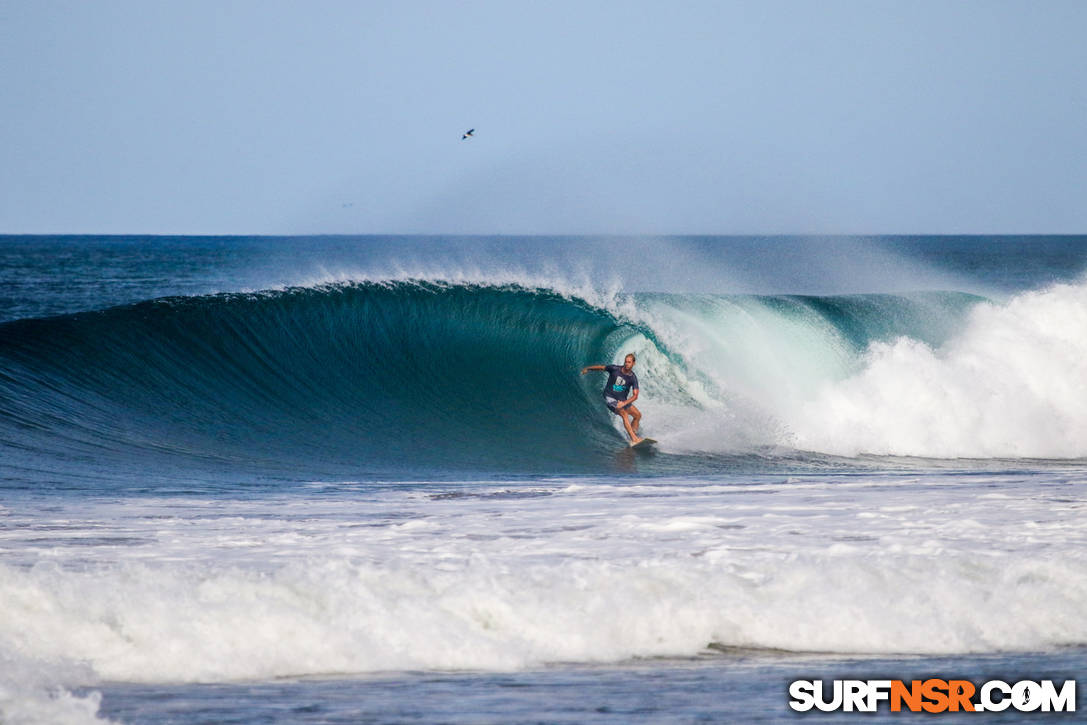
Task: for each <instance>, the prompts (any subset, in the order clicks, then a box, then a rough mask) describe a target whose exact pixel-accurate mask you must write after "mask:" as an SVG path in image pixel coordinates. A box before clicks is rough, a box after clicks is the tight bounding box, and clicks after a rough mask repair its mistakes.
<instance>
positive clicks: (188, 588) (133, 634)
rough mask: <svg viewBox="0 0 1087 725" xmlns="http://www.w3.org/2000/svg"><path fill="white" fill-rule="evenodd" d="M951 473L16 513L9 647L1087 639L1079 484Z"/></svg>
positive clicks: (626, 648)
mask: <svg viewBox="0 0 1087 725" xmlns="http://www.w3.org/2000/svg"><path fill="white" fill-rule="evenodd" d="M935 478H938V479H939V481H938V483H936V484H935V485H926V484H923V483H920V482H918V481H917V480H915V479H913V478H910V477H887V476H884V477H881V478H880V479H879V480H876V481H872V482H867V483H857V482H855V481H854V480H853V479H851V478H850V477H841V478H833V477H822V478H812V477H798V478H797V479H796V480H795V481H794V482H791V483H789V482H781V481H780V479H775V480H772V481H771V480H767V481H765V482H764V483H762V484H757V485H752V484H750V483H748V484H746V485H732V486H729V485H705V484H697V485H689V484H684V483H682V482H678V481H665V482H661V483H659V484H654V485H638V486H621V485H620V486H614V485H607V484H606V483H603V482H599V483H596V484H594V485H579V486H572V487H566V486H565V485H564V484H561V483H554V484H548V485H543V486H540V487H537V488H531V489H524V488H513V489H511V490H510V491H503V490H502V489H501V488H498V489H496V488H495V487H490V486H480V485H475V486H472V487H464V486H451V487H449V489H446V490H442V491H441V493H448V494H450V495H449V496H448V497H433V493H438V492H439V491H434V490H433V488H434V486H437V487H438V488H439V489H440V488H441V487H440V485H437V484H435V485H433V486H432V488H431V492H428V493H423V492H420V491H418V490H416V491H414V492H399V491H396V492H387V493H383V494H376V495H375V494H371V495H360V496H359V497H358V498H355V497H354V496H352V497H346V498H344V497H332V498H331V499H328V498H325V497H322V496H315V497H311V498H309V499H304V500H301V499H300V500H292V499H283V500H274V501H267V502H254V503H245V502H217V503H216V502H207V503H201V502H183V501H162V500H158V501H144V502H140V501H132V502H128V503H114V504H99V505H96V506H87V505H86V504H81V505H80V506H76V505H75V504H70V508H71V510H67V511H62V512H50V511H39V512H23V513H14V514H11V516H12V517H14V518H13V519H11V520H10V521H9V523H14V524H16V525H15V526H9V528H8V529H7V531H8V533H7V534H6V536H5V539H4V546H5V548H6V549H7V551H8V556H7V557H6V558H7V561H8V563H7V564H5V565H3V566H0V607H2V609H3V611H4V613H5V616H4V617H3V618H2V619H0V650H3V651H5V652H14V653H20V656H23V657H28V658H30V659H32V660H33V661H35V662H37V663H39V664H38V666H39V667H41V668H45V669H49V668H52V667H57V668H58V669H57V672H58V673H60V674H58V675H57V679H58V681H59V682H61V683H68V682H69V680H70V677H69V676H68V675H67V674H64V673H65V672H66V671H67V670H66V669H65V668H71V667H73V666H83V667H85V668H87V671H89V672H91V673H93V676H94V677H97V678H102V679H107V680H120V681H186V682H192V681H221V680H233V679H248V678H266V677H274V676H286V675H303V674H323V673H354V672H371V671H379V670H400V669H496V670H503V669H514V668H520V667H525V666H530V665H535V664H539V663H544V662H556V661H578V662H592V661H615V660H620V659H624V658H628V657H632V656H651V655H680V656H684V655H694V654H697V653H698V652H699V651H701V650H702V649H703V648H704V647H705V646H706V645H708V644H710V643H713V642H716V643H719V644H724V645H736V646H745V647H766V648H781V649H788V650H799V651H823V652H840V653H857V652H874V653H898V652H918V653H945V652H946V653H952V652H983V651H994V650H1007V649H1023V650H1027V649H1047V648H1052V647H1055V646H1059V645H1063V644H1080V645H1082V644H1087V620H1085V619H1084V618H1083V617H1082V611H1083V609H1084V607H1085V606H1087V557H1085V556H1084V554H1083V552H1084V551H1085V550H1087V546H1085V544H1087V523H1085V521H1084V517H1083V516H1082V512H1083V510H1084V508H1085V505H1087V501H1085V500H1084V499H1083V497H1082V493H1081V492H1080V491H1078V490H1077V487H1078V486H1079V484H1078V483H1075V482H1073V483H1068V482H1066V481H1064V480H1062V479H1061V478H1060V477H1058V476H1054V477H1053V480H1052V481H1051V487H1052V490H1051V491H1045V490H1042V489H1039V488H1037V487H1028V486H1025V485H1022V484H1020V483H1019V481H1018V479H1017V478H1016V477H1007V478H1006V479H986V480H985V481H983V482H980V483H981V484H982V485H978V483H979V482H978V481H977V480H976V478H977V477H955V476H935ZM582 483H584V482H582ZM907 493H908V494H909V495H908V496H905V494H907ZM993 495H999V496H1001V498H1000V499H999V500H997V499H994V498H992V496H993ZM57 519H63V521H64V522H65V526H66V528H65V529H64V530H63V534H57V535H55V536H53V537H52V538H49V537H43V535H42V533H41V531H42V530H54V529H51V528H49V527H50V526H52V525H53V523H51V522H53V521H55V520H57ZM19 521H28V522H36V525H37V526H38V529H37V530H30V529H27V530H26V531H25V533H23V534H19V533H12V532H19V531H20V530H21V529H20V526H18V522H19ZM58 663H59V664H58ZM92 679H93V678H92ZM7 686H10V682H9V683H7ZM93 704H94V703H93V702H91V701H87V702H85V703H84V705H83V706H85V707H87V708H90V707H91V706H92V705H93ZM88 711H90V710H89V709H88Z"/></svg>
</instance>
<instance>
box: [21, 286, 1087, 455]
mask: <svg viewBox="0 0 1087 725" xmlns="http://www.w3.org/2000/svg"><path fill="white" fill-rule="evenodd" d="M1085 290H1087V285H1080V286H1075V285H1062V286H1058V287H1054V288H1052V289H1050V290H1045V291H1041V292H1036V293H1030V294H1028V295H1024V296H1022V297H1020V298H1015V299H1013V300H1012V301H1011V302H1009V303H1007V304H1004V305H998V304H993V303H990V302H986V301H984V300H982V299H981V298H978V297H974V296H971V295H966V294H960V293H924V294H918V295H911V296H889V295H854V296H843V297H799V296H770V297H765V296H764V297H758V296H711V295H667V294H634V295H611V296H608V297H597V298H593V297H592V295H577V294H568V293H563V292H559V291H556V290H555V289H549V288H545V287H531V286H524V285H517V284H508V285H497V284H476V283H470V282H457V283H447V282H434V281H417V280H416V281H412V280H407V281H377V282H346V283H339V284H331V285H316V286H312V287H301V288H288V289H284V290H277V291H267V292H260V293H251V294H250V293H245V294H242V293H231V294H220V295H211V296H198V297H178V298H164V299H159V300H152V301H148V302H143V303H139V304H133V305H127V306H121V307H115V308H110V309H107V310H101V311H94V312H83V313H77V314H70V315H64V316H59V317H52V318H44V319H30V320H18V321H14V322H9V323H5V324H3V325H0V446H3V448H4V449H5V450H6V451H7V454H6V455H8V456H9V457H10V458H18V459H19V460H20V461H22V462H23V463H25V464H26V465H31V464H30V463H29V461H31V460H38V459H39V458H40V457H41V456H43V455H44V456H46V457H47V458H48V457H52V458H54V459H57V460H62V459H75V460H82V461H84V462H85V461H86V460H87V459H88V458H90V459H97V458H101V457H103V456H108V457H114V458H129V459H133V460H134V461H137V462H139V461H143V460H145V459H146V457H148V456H167V457H171V458H173V459H175V460H181V459H188V460H202V461H209V462H217V463H225V464H244V465H248V464H251V463H254V462H263V463H273V464H277V465H286V466H292V465H295V464H298V465H304V466H306V467H307V468H308V469H311V470H312V469H313V466H314V465H324V466H328V467H347V468H348V469H350V470H352V471H356V472H358V473H367V472H380V471H407V470H415V469H418V468H420V467H426V468H429V469H432V470H461V471H463V470H475V471H530V472H561V471H564V470H568V471H585V470H594V469H606V468H610V467H613V466H614V463H615V452H616V450H617V449H620V448H621V443H622V441H623V437H622V435H621V434H620V432H619V431H618V429H617V424H616V421H615V420H614V419H613V418H612V417H610V416H609V415H608V414H607V412H606V411H605V410H604V409H603V407H602V405H601V404H600V400H599V392H598V391H599V387H600V384H601V382H602V381H601V380H599V379H598V378H595V377H592V376H586V377H584V378H582V377H579V376H578V374H577V373H578V370H579V369H580V368H581V367H583V366H585V365H588V364H593V363H600V362H605V361H610V360H613V359H615V358H616V357H617V356H618V355H619V354H621V353H622V352H626V351H635V352H636V353H638V356H639V363H638V365H639V368H638V372H639V376H640V379H641V380H642V381H643V387H644V390H643V397H642V401H643V403H644V405H643V407H644V408H645V409H646V410H647V414H646V425H647V430H648V431H649V432H650V434H651V435H653V436H654V437H656V438H658V439H659V440H661V442H662V447H663V449H664V450H665V451H666V452H669V453H672V454H676V456H674V457H673V460H678V457H680V456H686V457H687V458H690V457H691V456H696V457H697V456H703V457H704V456H705V455H706V454H710V455H728V454H733V453H736V452H737V451H750V450H752V449H755V448H758V447H760V446H763V447H765V446H785V447H792V448H795V449H802V450H808V451H816V452H823V453H829V454H834V455H846V456H855V455H857V454H862V453H874V454H888V455H916V456H942V457H956V456H1042V457H1044V456H1056V457H1078V456H1084V455H1087V435H1083V433H1084V432H1085V431H1087V413H1085V412H1084V411H1085V410H1087V400H1084V399H1083V398H1084V392H1083V390H1084V386H1083V384H1082V381H1083V380H1084V379H1087V371H1085V370H1084V367H1083V366H1084V363H1083V361H1084V360H1085V359H1087V354H1085V353H1087V350H1085V347H1087V322H1084V320H1085V319H1087V299H1085V295H1087V292H1085ZM1019 343H1023V344H1024V345H1025V346H1026V348H1027V349H1025V350H1024V349H1021V348H1020V347H1018V346H1017V345H1018V344H1019ZM1077 376H1078V377H1077ZM1077 406H1078V407H1077ZM1020 411H1025V412H1026V414H1027V417H1026V418H1025V419H1023V420H1022V421H1020V420H1019V418H1018V417H1017V416H1019V414H1020ZM1039 426H1041V432H1040V433H1039V434H1038V435H1035V434H1034V433H1033V432H1032V430H1037V429H1038V427H1039ZM665 458H668V456H665Z"/></svg>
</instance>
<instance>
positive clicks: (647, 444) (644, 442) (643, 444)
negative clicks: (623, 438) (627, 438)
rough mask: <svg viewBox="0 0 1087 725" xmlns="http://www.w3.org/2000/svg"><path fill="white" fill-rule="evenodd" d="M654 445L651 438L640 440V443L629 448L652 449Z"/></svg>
mask: <svg viewBox="0 0 1087 725" xmlns="http://www.w3.org/2000/svg"><path fill="white" fill-rule="evenodd" d="M654 443H656V441H655V440H653V439H652V438H642V439H641V440H640V441H638V442H637V443H635V444H634V445H632V446H631V448H652V447H653V444H654Z"/></svg>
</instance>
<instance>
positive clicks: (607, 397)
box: [581, 353, 642, 446]
mask: <svg viewBox="0 0 1087 725" xmlns="http://www.w3.org/2000/svg"><path fill="white" fill-rule="evenodd" d="M635 360H636V358H635V357H634V354H633V353H628V354H627V356H626V357H625V358H623V366H622V367H619V366H618V365H590V366H588V367H587V368H583V369H582V371H581V374H582V375H584V374H585V373H587V372H589V371H590V370H603V371H604V372H606V373H607V374H608V382H607V384H606V385H605V386H604V405H606V406H608V410H610V411H611V412H612V413H615V414H616V415H617V416H619V417H620V418H622V419H623V427H624V428H626V429H627V435H628V436H630V445H632V446H633V445H637V444H638V443H641V442H642V439H641V438H639V437H638V425H639V424H640V423H641V422H642V412H641V411H640V410H638V409H637V408H635V407H634V401H635V400H637V399H638V376H637V375H635V374H634V362H635ZM631 392H633V393H634V395H633V396H632V397H631V398H630V400H627V396H628V395H629V394H630V393H631Z"/></svg>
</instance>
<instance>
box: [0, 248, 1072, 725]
mask: <svg viewBox="0 0 1087 725" xmlns="http://www.w3.org/2000/svg"><path fill="white" fill-rule="evenodd" d="M591 241H592V240H561V239H559V240H550V241H548V242H547V243H546V244H543V243H541V242H540V241H539V240H536V242H535V243H534V244H532V245H528V244H526V243H525V241H524V240H517V239H510V240H494V239H492V240H486V241H484V242H468V241H464V240H452V239H446V240H441V239H439V240H412V239H398V238H371V239H353V240H342V239H333V240H272V239H260V238H257V239H250V240H215V239H205V240H201V239H191V238H178V239H158V240H139V239H134V240H128V239H109V238H106V239H97V240H73V239H71V238H56V239H41V238H8V239H5V240H3V244H2V250H3V253H2V254H0V261H2V262H3V264H0V270H14V272H12V271H7V272H5V274H10V275H12V285H11V288H12V289H15V290H16V292H15V293H13V294H11V295H9V296H8V297H6V298H4V299H0V313H2V314H0V319H3V320H4V321H3V322H0V473H2V478H0V482H2V483H0V485H2V489H0V490H2V492H3V497H2V498H0V609H2V611H3V612H4V616H3V617H2V618H0V714H2V718H3V720H4V721H5V722H8V721H10V722H28V723H29V722H103V721H113V722H159V721H162V720H163V719H165V718H167V717H172V718H174V720H173V721H175V722H186V723H187V722H201V721H206V720H207V719H209V718H210V719H212V720H224V719H231V720H234V721H238V722H269V721H272V722H280V721H282V722H299V721H307V722H339V721H355V720H357V719H360V718H364V717H368V718H371V719H377V720H415V721H434V720H449V721H457V720H458V718H462V717H463V718H464V719H465V720H466V721H472V722H478V721H487V722H490V721H494V722H500V721H510V720H518V719H525V718H529V719H533V718H534V719H541V716H540V713H541V712H544V711H547V712H550V713H551V715H550V716H549V717H543V718H542V719H545V720H548V719H550V720H559V721H563V720H565V721H578V722H591V721H598V722H629V721H632V720H640V721H660V720H662V719H669V718H671V719H675V720H676V721H687V720H690V719H695V718H699V717H701V718H704V719H717V720H723V719H735V718H736V717H740V716H743V715H745V714H746V715H749V714H750V713H751V712H752V711H754V710H757V711H759V712H760V713H762V717H763V719H765V720H766V721H777V720H780V719H788V716H789V713H788V709H787V707H786V704H785V699H784V697H783V695H782V693H784V692H785V691H786V685H787V682H788V681H789V680H791V679H795V678H796V677H800V676H802V675H803V676H808V675H811V674H812V673H816V674H819V675H823V674H824V673H828V674H829V673H834V672H839V673H840V672H846V673H853V674H858V675H864V676H868V675H872V676H874V675H875V674H886V673H888V672H890V673H892V674H894V675H895V676H899V675H901V674H903V673H908V672H913V673H918V674H919V676H930V675H931V676H939V675H940V674H941V673H944V674H946V673H947V672H948V671H949V670H953V671H954V672H952V674H957V675H961V674H966V675H970V676H971V677H974V676H975V675H980V674H982V673H993V672H995V673H997V674H1000V673H1009V672H1023V673H1025V674H1033V673H1039V676H1040V674H1045V675H1046V676H1050V675H1055V674H1057V673H1064V674H1067V675H1068V676H1069V677H1070V678H1074V677H1075V676H1076V674H1077V673H1078V671H1081V670H1082V662H1083V657H1084V653H1085V652H1087V618H1084V616H1083V611H1084V610H1085V607H1087V555H1085V554H1084V552H1087V517H1085V516H1084V512H1085V511H1087V492H1085V490H1084V480H1085V472H1087V383H1085V381H1087V362H1085V361H1087V278H1085V277H1084V269H1085V268H1087V242H1084V241H1083V240H1082V239H1079V238H1063V239H1048V240H1042V241H1039V242H1036V243H1031V244H1028V243H1026V242H1023V243H1012V242H1011V241H1009V240H1007V239H1003V240H1001V239H998V240H989V241H987V240H982V239H977V238H961V239H958V240H955V239H941V238H921V239H915V240H912V241H911V240H903V239H898V240H882V241H881V240H855V239H851V240H838V241H834V240H830V241H827V240H823V241H820V242H809V241H804V240H776V241H773V242H771V241H767V240H761V241H760V240H743V239H733V240H729V239H717V240H705V239H697V240H673V241H672V242H670V243H669V245H668V249H667V254H666V255H665V257H667V258H669V259H671V262H672V264H671V265H670V266H668V267H666V268H665V267H664V266H662V269H666V271H667V274H665V273H661V274H657V275H652V274H651V275H649V276H648V277H647V279H646V280H645V284H643V285H642V286H641V287H638V286H636V285H634V284H633V283H632V282H631V281H630V280H625V279H617V278H615V277H614V276H612V275H609V274H603V273H601V272H600V271H599V270H597V269H594V268H593V266H592V264H591V263H590V262H589V261H586V260H584V259H581V258H578V257H577V256H576V253H575V251H576V250H577V249H579V248H581V247H583V246H584V245H586V244H588V243H590V242H591ZM630 243H631V244H641V242H637V241H632V242H630ZM661 246H662V243H661V242H660V240H652V243H651V244H646V247H645V248H646V250H648V249H649V248H653V249H657V250H659V249H660V247H661ZM87 249H89V250H92V251H93V252H94V253H93V254H89V255H87V256H86V257H85V258H80V257H79V254H82V253H83V251H82V250H87ZM73 250H75V251H73ZM147 250H152V251H153V254H152V253H151V252H149V251H147ZM526 250H529V251H526ZM782 250H785V251H788V252H789V254H787V255H783V254H782V253H781V252H782ZM62 252H64V253H70V254H73V255H75V262H73V264H74V265H75V266H76V267H77V268H79V269H80V270H81V277H80V279H84V280H86V284H85V285H84V286H80V285H69V286H65V285H62V284H59V282H60V280H59V278H58V277H57V276H55V275H51V273H50V271H49V270H48V268H47V267H45V266H43V265H42V263H41V261H40V260H42V259H45V258H48V256H49V255H54V256H55V255H58V254H60V253H62ZM645 253H646V254H647V255H648V254H650V252H649V251H646V252H645ZM149 255H150V259H149ZM443 255H445V256H443ZM467 258H470V261H471V263H468V261H467ZM783 258H784V259H793V262H792V263H790V264H786V263H783V262H782V259H783ZM827 258H830V259H831V261H830V262H828V261H827ZM843 258H845V259H850V260H852V261H851V262H849V264H852V265H853V268H852V273H851V274H850V273H846V272H844V271H843V270H842V269H841V266H842V265H843V264H846V263H845V262H843V261H842V260H843ZM819 260H822V261H819ZM741 262H742V264H741ZM685 265H689V266H685ZM888 265H893V266H894V268H895V270H896V272H895V273H893V274H891V273H889V272H888V271H887V267H888ZM677 266H679V267H682V268H683V269H685V270H687V271H688V272H689V275H687V274H684V275H679V276H676V274H675V268H676V267H677ZM710 267H713V269H709V268H710ZM107 268H108V269H109V270H110V274H112V275H113V277H112V280H113V283H111V284H108V285H106V284H102V285H101V286H96V285H98V284H99V283H98V282H96V281H95V280H97V279H101V278H102V275H101V274H100V272H101V271H102V270H103V269H107ZM827 269H834V270H836V272H835V275H834V279H833V280H832V281H831V282H827V280H828V279H830V275H829V274H823V273H822V272H821V270H827ZM813 270H814V272H813ZM1024 270H1026V271H1024ZM741 272H742V274H741ZM869 272H871V274H868V273H869ZM809 274H814V277H815V278H817V279H814V280H813V278H812V277H810V276H806V275H809ZM668 275H672V276H668ZM715 280H717V281H715ZM768 280H770V281H771V282H772V283H771V282H768ZM845 280H851V281H850V282H848V283H847V282H846V281H845ZM890 280H897V281H896V282H895V283H894V284H892V283H891V281H890ZM821 284H822V285H823V288H820V285H821ZM783 287H784V289H783ZM626 352H635V353H636V354H637V356H638V363H637V368H636V370H637V372H638V375H639V379H640V380H641V381H642V386H643V390H642V395H641V397H640V399H639V406H640V407H641V408H642V410H643V411H644V412H645V420H644V425H645V426H646V428H645V430H646V432H647V433H649V434H650V435H652V436H653V437H654V438H656V439H657V440H658V441H659V442H660V443H659V446H658V451H657V452H656V453H655V454H653V455H648V456H647V455H639V454H638V453H636V452H633V451H630V450H628V449H627V448H626V447H625V445H624V437H623V436H622V434H621V432H620V430H619V428H618V424H617V422H616V420H615V419H614V418H612V417H609V416H608V415H607V413H606V411H605V410H604V409H603V407H602V405H601V404H600V402H599V390H598V387H599V385H600V384H602V381H599V380H596V379H592V378H590V377H589V376H586V377H585V378H582V377H581V376H579V375H578V374H577V373H578V370H579V369H580V368H581V367H584V366H585V365H588V364H595V363H603V362H612V361H614V360H616V359H619V358H621V356H622V354H624V353H626ZM865 673H867V674H865ZM647 678H650V679H652V680H653V681H654V682H655V685H654V686H653V688H652V690H653V691H654V692H655V693H656V696H655V698H651V699H649V700H647V699H646V692H647V687H646V681H647ZM725 683H728V684H727V688H728V689H729V691H730V692H731V693H732V695H731V696H730V697H729V698H723V697H722V696H721V692H722V688H723V687H726V684H725ZM510 688H513V689H510ZM570 688H573V690H571V689H570ZM393 691H403V692H410V693H413V694H411V695H409V699H411V700H412V702H413V704H412V706H411V707H412V708H413V709H410V710H404V709H403V707H404V705H403V704H399V705H398V704H395V703H393V702H391V701H390V700H388V697H389V695H388V693H390V692H393ZM454 691H455V692H456V693H457V698H456V699H457V701H458V702H460V703H462V704H463V705H464V707H465V708H467V709H463V710H458V709H456V708H455V707H454V706H452V705H451V704H450V693H451V692H454ZM570 691H576V692H580V693H582V695H583V698H582V699H584V702H580V703H579V702H575V701H566V700H564V699H563V698H564V695H562V694H561V693H563V692H570ZM517 692H521V693H522V694H521V695H520V696H517V695H516V693H517ZM299 702H302V703H303V705H304V706H299V707H294V706H295V704H297V703H299ZM547 702H565V705H563V707H564V708H565V709H563V710H562V711H561V712H559V711H555V710H546V706H545V705H543V704H542V703H547ZM304 703H310V704H309V705H305V704H304ZM398 708H400V709H398ZM541 708H545V709H544V710H541ZM730 708H731V709H730ZM209 713H211V714H209Z"/></svg>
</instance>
